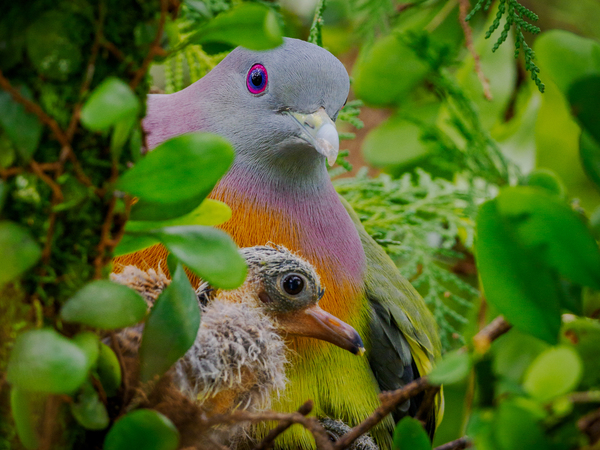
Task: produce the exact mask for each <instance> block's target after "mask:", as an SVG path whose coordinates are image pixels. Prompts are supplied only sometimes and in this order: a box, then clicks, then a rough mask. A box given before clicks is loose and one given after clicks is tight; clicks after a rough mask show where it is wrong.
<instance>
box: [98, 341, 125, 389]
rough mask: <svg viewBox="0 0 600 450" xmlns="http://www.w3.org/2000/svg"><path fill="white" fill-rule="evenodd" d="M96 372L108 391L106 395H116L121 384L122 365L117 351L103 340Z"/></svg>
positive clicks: (103, 386)
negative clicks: (116, 353)
mask: <svg viewBox="0 0 600 450" xmlns="http://www.w3.org/2000/svg"><path fill="white" fill-rule="evenodd" d="M96 373H97V374H98V378H99V379H100V383H102V388H103V389H104V392H106V396H107V397H114V396H115V395H116V394H117V391H118V390H119V387H120V386H121V381H122V375H121V366H120V365H119V360H118V358H117V355H115V352H113V351H112V349H111V348H110V347H109V346H108V345H106V344H104V343H102V342H100V354H99V355H98V363H97V365H96Z"/></svg>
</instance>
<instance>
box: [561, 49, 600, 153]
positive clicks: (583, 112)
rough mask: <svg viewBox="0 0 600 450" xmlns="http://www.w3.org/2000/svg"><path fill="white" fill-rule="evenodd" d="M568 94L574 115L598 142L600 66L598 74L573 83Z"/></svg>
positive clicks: (599, 136)
mask: <svg viewBox="0 0 600 450" xmlns="http://www.w3.org/2000/svg"><path fill="white" fill-rule="evenodd" d="M599 63H600V61H599ZM568 96H569V102H570V103H571V112H572V113H573V115H574V116H575V117H577V119H578V120H579V123H580V124H581V125H583V128H584V129H585V130H587V132H588V133H590V134H591V135H592V136H593V137H594V139H595V140H596V142H600V109H599V108H598V100H599V99H600V66H599V67H598V75H595V76H591V77H588V78H583V79H579V80H577V81H575V82H574V83H573V84H571V86H570V88H569V93H568Z"/></svg>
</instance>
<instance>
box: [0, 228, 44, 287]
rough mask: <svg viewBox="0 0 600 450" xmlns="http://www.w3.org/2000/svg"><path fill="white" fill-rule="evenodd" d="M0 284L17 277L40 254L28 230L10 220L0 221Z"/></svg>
mask: <svg viewBox="0 0 600 450" xmlns="http://www.w3.org/2000/svg"><path fill="white" fill-rule="evenodd" d="M0 255H2V258H0V286H1V285H2V284H4V283H6V282H8V281H10V280H12V279H13V278H16V277H18V276H19V275H21V274H22V273H24V272H25V271H26V270H28V269H30V268H31V267H33V266H34V265H35V263H37V262H38V260H39V259H40V258H41V256H42V250H41V249H40V247H39V245H38V244H37V243H36V242H35V241H34V240H33V239H32V238H31V236H30V235H29V232H28V231H26V230H25V229H23V228H22V227H21V226H20V225H17V224H16V223H12V222H6V221H3V222H0Z"/></svg>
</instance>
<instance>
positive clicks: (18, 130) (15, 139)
mask: <svg viewBox="0 0 600 450" xmlns="http://www.w3.org/2000/svg"><path fill="white" fill-rule="evenodd" d="M20 92H21V94H22V95H23V97H25V98H27V99H31V93H30V92H29V89H27V88H25V87H23V88H21V89H20ZM0 125H1V126H2V128H3V129H4V132H5V133H6V135H7V136H8V137H9V138H10V140H11V141H12V143H13V145H14V147H15V149H16V150H17V152H19V155H20V156H21V158H22V159H23V161H24V162H29V160H30V159H31V157H32V156H33V154H34V153H35V150H36V149H37V147H38V144H39V143H40V138H41V137H42V129H43V126H42V123H41V122H40V121H39V119H38V118H37V116H36V115H35V114H33V113H31V112H28V111H26V110H25V106H23V105H22V104H20V103H17V102H16V101H14V100H13V99H12V97H11V96H10V94H9V93H8V92H6V91H2V90H0Z"/></svg>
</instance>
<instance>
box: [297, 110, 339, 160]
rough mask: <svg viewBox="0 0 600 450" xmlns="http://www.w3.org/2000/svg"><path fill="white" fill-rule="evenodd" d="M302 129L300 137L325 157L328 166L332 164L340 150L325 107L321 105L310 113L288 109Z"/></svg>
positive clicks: (335, 129) (333, 127)
mask: <svg viewBox="0 0 600 450" xmlns="http://www.w3.org/2000/svg"><path fill="white" fill-rule="evenodd" d="M288 114H289V115H290V116H292V117H293V118H294V119H295V121H296V122H297V123H298V125H299V126H300V128H301V129H302V135H301V137H302V138H303V139H304V140H306V141H307V142H308V143H310V144H312V145H313V146H314V147H315V149H316V150H317V151H318V152H319V153H320V154H321V155H323V156H325V158H327V162H328V163H329V166H333V164H334V163H335V160H336V159H337V155H338V152H339V151H340V137H339V135H338V132H337V128H336V127H335V122H334V121H333V120H331V118H330V117H329V115H328V114H327V112H326V111H325V108H323V107H321V108H319V109H318V110H317V112H314V113H312V114H302V113H297V112H292V111H289V112H288Z"/></svg>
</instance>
